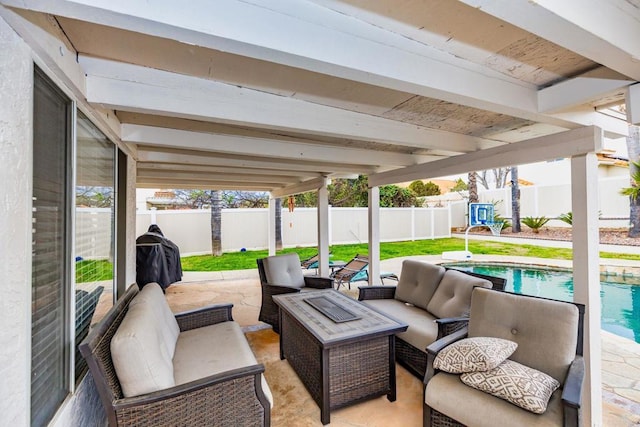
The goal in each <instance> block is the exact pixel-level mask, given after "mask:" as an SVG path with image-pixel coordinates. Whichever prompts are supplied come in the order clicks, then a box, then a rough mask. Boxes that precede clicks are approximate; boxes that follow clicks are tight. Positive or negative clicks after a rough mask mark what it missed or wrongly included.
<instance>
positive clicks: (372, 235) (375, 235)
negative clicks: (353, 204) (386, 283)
mask: <svg viewBox="0 0 640 427" xmlns="http://www.w3.org/2000/svg"><path fill="white" fill-rule="evenodd" d="M379 284H380V187H371V188H369V285H379Z"/></svg>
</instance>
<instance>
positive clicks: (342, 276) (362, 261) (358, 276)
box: [331, 254, 398, 289]
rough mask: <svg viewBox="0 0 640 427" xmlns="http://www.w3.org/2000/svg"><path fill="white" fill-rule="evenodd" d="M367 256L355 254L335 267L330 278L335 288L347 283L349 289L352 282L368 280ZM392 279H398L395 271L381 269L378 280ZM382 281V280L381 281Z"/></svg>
mask: <svg viewBox="0 0 640 427" xmlns="http://www.w3.org/2000/svg"><path fill="white" fill-rule="evenodd" d="M368 267H369V256H368V255H360V254H358V255H356V256H355V257H353V259H352V260H351V261H349V262H348V263H346V264H345V266H344V267H341V268H337V269H336V270H335V271H334V272H333V273H332V274H331V278H333V281H334V282H335V283H336V289H340V286H341V285H343V284H345V283H346V284H347V286H348V287H349V289H351V283H352V282H362V281H368V280H369V271H368ZM384 279H392V280H396V281H397V280H398V276H397V275H396V274H395V273H391V272H388V271H383V272H381V273H380V280H384ZM383 283H384V282H383Z"/></svg>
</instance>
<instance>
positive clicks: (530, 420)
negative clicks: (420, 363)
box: [425, 372, 563, 427]
mask: <svg viewBox="0 0 640 427" xmlns="http://www.w3.org/2000/svg"><path fill="white" fill-rule="evenodd" d="M425 402H426V403H427V404H428V405H429V406H431V407H434V408H438V411H439V412H442V413H443V414H445V415H447V416H449V417H452V418H454V419H456V420H458V421H459V422H460V423H462V424H465V425H469V426H474V427H496V426H504V425H509V426H510V427H551V426H560V425H562V417H563V410H562V398H561V390H556V391H555V392H554V393H553V395H552V396H551V400H550V401H549V405H548V406H547V410H546V412H545V413H544V414H541V415H538V414H534V413H532V412H529V411H525V410H523V409H521V408H519V407H517V406H515V405H513V404H511V403H509V402H507V401H506V400H502V399H500V398H498V397H495V396H492V395H490V394H488V393H485V392H483V391H480V390H476V389H474V388H471V387H469V386H467V385H465V384H463V383H462V382H461V381H460V375H455V374H447V373H444V372H439V373H438V374H436V375H435V376H434V377H433V378H432V379H431V380H430V381H429V383H428V384H427V388H426V391H425ZM462 403H463V404H462ZM505 420H508V422H506V421H505Z"/></svg>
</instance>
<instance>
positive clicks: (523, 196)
mask: <svg viewBox="0 0 640 427" xmlns="http://www.w3.org/2000/svg"><path fill="white" fill-rule="evenodd" d="M628 186H629V178H628V177H611V178H600V179H599V180H598V211H599V212H600V215H601V219H600V227H605V228H621V227H628V226H629V219H628V218H629V198H628V197H627V196H622V195H621V194H620V189H622V188H624V187H628ZM478 198H479V199H480V200H479V201H480V202H481V203H496V202H498V203H497V209H496V212H498V213H500V215H502V216H503V217H506V218H511V187H507V188H500V189H497V190H489V191H482V192H479V193H478ZM463 206H464V205H463ZM570 211H571V185H570V184H561V185H540V186H530V187H524V186H521V187H520V218H524V217H527V216H533V217H541V216H545V217H547V218H557V217H558V216H559V215H560V214H563V213H567V212H570ZM454 218H455V220H454V221H453V222H454V224H453V226H454V227H456V226H457V222H458V217H457V216H455V215H454ZM548 225H549V226H552V227H563V226H566V227H568V225H567V224H566V223H564V222H562V221H560V220H556V219H553V220H551V221H549V223H548Z"/></svg>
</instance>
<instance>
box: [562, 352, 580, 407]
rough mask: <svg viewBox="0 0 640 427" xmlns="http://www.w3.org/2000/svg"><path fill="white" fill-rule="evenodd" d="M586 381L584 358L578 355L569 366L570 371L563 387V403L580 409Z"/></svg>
mask: <svg viewBox="0 0 640 427" xmlns="http://www.w3.org/2000/svg"><path fill="white" fill-rule="evenodd" d="M583 382H584V359H583V358H582V356H576V358H575V359H573V362H571V366H569V372H568V373H567V378H566V379H565V382H564V387H563V388H562V403H563V404H564V405H565V407H566V406H569V407H571V408H575V409H580V402H582V383H583Z"/></svg>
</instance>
